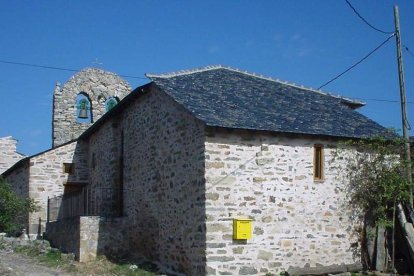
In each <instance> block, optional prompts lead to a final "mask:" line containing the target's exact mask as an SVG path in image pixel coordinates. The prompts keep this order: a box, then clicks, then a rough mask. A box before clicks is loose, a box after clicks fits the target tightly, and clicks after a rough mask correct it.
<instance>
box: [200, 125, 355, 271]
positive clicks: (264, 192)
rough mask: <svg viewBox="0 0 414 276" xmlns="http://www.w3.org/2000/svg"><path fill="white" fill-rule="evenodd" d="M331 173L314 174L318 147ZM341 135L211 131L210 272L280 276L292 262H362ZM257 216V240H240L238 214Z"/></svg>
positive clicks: (208, 188)
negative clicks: (319, 177)
mask: <svg viewBox="0 0 414 276" xmlns="http://www.w3.org/2000/svg"><path fill="white" fill-rule="evenodd" d="M316 144H317V145H324V153H325V162H324V164H325V177H324V180H323V181H314V179H313V146H314V145H316ZM335 144H336V142H335V141H333V140H326V139H318V138H307V139H306V138H300V137H297V138H295V137H287V136H284V135H271V134H263V133H262V134H260V133H258V132H256V133H254V132H253V133H252V132H247V131H239V132H230V131H226V130H221V131H211V132H210V135H209V137H208V139H207V142H206V171H205V176H206V217H207V237H206V240H207V252H206V255H207V272H208V274H220V275H253V274H263V273H267V272H271V273H275V274H278V273H280V272H282V271H286V270H287V269H288V268H290V267H306V266H309V267H315V266H328V265H333V264H354V263H355V262H357V261H358V260H359V258H358V254H356V255H354V254H355V253H357V252H358V239H357V238H358V236H357V233H356V232H355V227H357V226H358V223H359V222H358V221H352V220H351V218H350V210H349V208H348V206H347V205H346V202H345V194H344V186H343V184H342V183H344V182H343V181H339V177H341V180H343V179H342V178H343V175H341V172H340V170H339V168H340V167H341V164H340V163H338V160H336V161H335V162H334V161H333V159H332V152H333V150H334V147H335V146H334V145H335ZM233 218H251V219H253V235H252V239H250V240H247V242H243V241H236V240H233V239H232V225H233V224H232V223H233V222H232V219H233Z"/></svg>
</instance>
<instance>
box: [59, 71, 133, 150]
mask: <svg viewBox="0 0 414 276" xmlns="http://www.w3.org/2000/svg"><path fill="white" fill-rule="evenodd" d="M130 91H131V88H130V85H129V84H128V83H127V82H126V81H125V80H123V79H121V78H120V77H118V76H117V75H115V74H113V73H110V72H106V71H103V70H100V69H95V68H88V69H85V70H82V71H80V72H79V73H77V74H76V75H74V76H73V77H71V78H70V80H68V81H67V82H66V83H65V84H64V85H63V86H60V85H59V84H58V85H56V88H55V91H54V94H53V120H52V128H53V129H52V132H53V137H52V138H53V139H52V140H53V147H55V146H57V145H60V144H63V143H65V142H68V141H70V140H73V139H76V138H77V137H78V136H79V135H80V134H81V133H82V132H83V131H85V130H86V129H87V128H88V127H90V126H91V124H93V123H94V122H95V121H96V120H98V119H99V118H100V117H101V116H102V115H103V114H105V112H106V110H105V101H106V100H107V99H108V98H110V97H117V98H118V99H120V100H121V99H122V98H124V97H125V96H126V95H127V94H128V93H129V92H130ZM81 92H82V93H83V94H84V95H86V96H87V97H88V98H89V99H90V101H91V105H92V106H91V110H92V121H91V122H90V123H87V122H78V121H77V119H78V118H77V117H78V114H77V112H78V111H77V108H76V97H77V95H78V94H79V93H81Z"/></svg>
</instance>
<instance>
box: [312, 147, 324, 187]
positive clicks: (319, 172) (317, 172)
mask: <svg viewBox="0 0 414 276" xmlns="http://www.w3.org/2000/svg"><path fill="white" fill-rule="evenodd" d="M323 163H324V157H323V146H322V145H315V146H314V147H313V179H314V180H316V181H321V180H323V169H324V166H323Z"/></svg>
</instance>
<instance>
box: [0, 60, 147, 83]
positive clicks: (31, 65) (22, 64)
mask: <svg viewBox="0 0 414 276" xmlns="http://www.w3.org/2000/svg"><path fill="white" fill-rule="evenodd" d="M0 63H4V64H12V65H21V66H28V67H36V68H43V69H52V70H60V71H69V72H79V71H80V70H79V69H71V68H64V67H54V66H46V65H39V64H31V63H24V62H14V61H7V60H0ZM118 76H120V77H123V78H132V79H143V80H147V78H144V77H136V76H129V75H118Z"/></svg>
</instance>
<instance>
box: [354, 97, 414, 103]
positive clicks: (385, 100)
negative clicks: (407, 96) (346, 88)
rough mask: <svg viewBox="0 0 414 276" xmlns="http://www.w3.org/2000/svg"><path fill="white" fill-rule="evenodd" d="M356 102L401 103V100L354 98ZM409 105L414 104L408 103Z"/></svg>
mask: <svg viewBox="0 0 414 276" xmlns="http://www.w3.org/2000/svg"><path fill="white" fill-rule="evenodd" d="M352 99H355V100H362V101H374V102H386V103H401V101H399V100H387V99H366V98H354V97H352ZM406 103H408V104H414V102H406Z"/></svg>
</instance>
